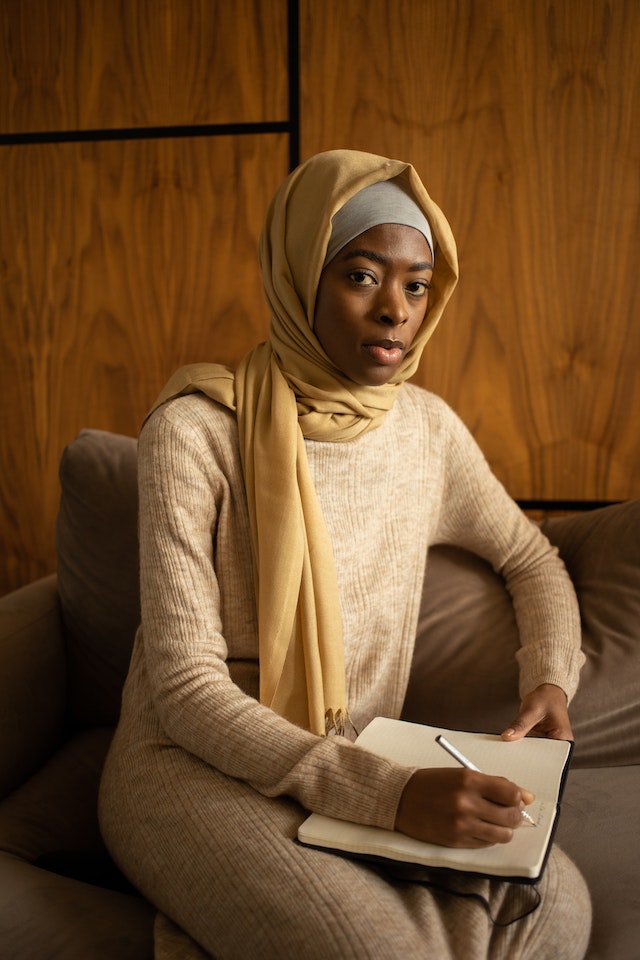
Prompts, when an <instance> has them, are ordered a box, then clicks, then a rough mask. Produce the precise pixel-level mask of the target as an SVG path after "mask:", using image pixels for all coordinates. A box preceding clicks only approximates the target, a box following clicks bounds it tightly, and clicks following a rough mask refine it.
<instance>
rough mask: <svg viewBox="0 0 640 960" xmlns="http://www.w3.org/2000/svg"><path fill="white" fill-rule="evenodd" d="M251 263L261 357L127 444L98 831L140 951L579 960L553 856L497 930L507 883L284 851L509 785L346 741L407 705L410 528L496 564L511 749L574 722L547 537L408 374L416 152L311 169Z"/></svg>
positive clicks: (416, 817) (498, 794)
mask: <svg viewBox="0 0 640 960" xmlns="http://www.w3.org/2000/svg"><path fill="white" fill-rule="evenodd" d="M260 255H261V264H262V271H263V279H264V285H265V291H266V295H267V299H268V302H269V306H270V308H271V314H272V321H271V329H270V340H269V343H268V344H263V345H260V346H258V347H257V348H255V350H253V351H252V352H251V353H250V354H249V355H248V356H247V357H246V358H245V359H244V360H243V361H242V362H241V364H240V365H239V367H238V370H237V371H236V372H235V375H234V374H231V373H230V372H229V371H228V370H226V369H224V368H221V367H218V366H215V365H208V364H203V365H195V366H192V367H188V368H185V369H184V370H182V371H179V372H178V374H177V375H176V376H175V377H174V378H173V379H172V381H170V383H169V385H168V386H167V388H166V389H165V391H164V392H163V394H162V395H161V397H160V398H159V401H158V403H157V404H156V408H155V409H154V411H153V413H152V415H151V416H150V418H149V419H148V422H147V424H146V425H145V427H144V429H143V431H142V434H141V438H140V453H139V474H140V480H139V483H140V551H141V593H142V625H141V629H140V631H139V633H138V636H137V639H136V644H135V648H134V653H133V658H132V663H131V668H130V674H129V678H128V680H127V684H126V688H125V692H124V698H123V707H122V716H121V720H120V724H119V727H118V731H117V733H116V736H115V739H114V742H113V745H112V748H111V751H110V756H109V759H108V762H107V765H106V769H105V773H104V778H103V785H102V791H101V822H102V827H103V831H104V835H105V837H106V840H107V843H108V845H109V847H110V849H111V851H112V853H113V856H114V857H115V859H116V860H117V861H118V862H119V863H120V865H121V866H122V868H123V870H124V871H125V873H127V874H128V876H129V877H130V878H131V879H132V881H133V882H134V883H135V884H136V885H137V886H138V887H139V889H140V890H141V891H142V892H143V893H144V894H145V895H146V896H147V897H148V898H149V899H150V900H151V901H152V902H153V903H154V904H155V905H156V906H157V907H158V909H159V911H161V915H162V916H163V920H162V921H161V923H160V924H159V928H158V933H159V935H158V939H157V953H158V955H162V956H169V955H175V956H181V957H186V956H189V955H191V954H192V953H193V955H194V956H195V955H198V951H199V950H200V949H201V950H203V951H205V953H207V954H211V955H213V956H216V957H220V958H227V957H229V958H232V957H243V958H246V957H261V958H271V957H283V956H284V957H287V956H291V957H294V956H295V957H305V958H316V957H317V958H322V960H327V958H333V957H335V958H338V957H353V958H365V957H366V958H372V957H380V958H385V960H388V958H393V957H405V956H411V955H413V956H418V957H434V958H439V960H441V958H446V957H464V958H465V960H470V958H471V960H472V958H475V957H478V958H480V957H509V958H515V957H536V958H537V960H542V958H545V957H562V958H563V960H570V958H573V957H576V958H578V957H582V956H583V955H584V951H585V949H586V939H587V938H588V926H589V925H588V916H589V905H588V897H587V894H586V890H585V888H584V884H583V882H582V880H581V878H580V876H579V874H578V873H577V871H576V870H575V868H574V867H573V866H572V865H571V864H570V863H569V862H568V861H567V860H566V858H565V857H564V856H563V855H562V854H561V853H560V852H558V851H556V852H554V853H553V855H552V857H551V859H550V861H549V863H548V866H547V870H546V871H545V875H544V878H543V881H542V883H541V885H540V893H541V897H542V900H541V905H540V907H539V909H538V910H537V911H535V912H532V913H530V914H529V915H527V916H526V917H525V916H523V918H522V919H519V920H518V922H514V923H511V925H509V926H504V927H503V926H500V924H508V923H509V921H510V920H513V919H514V917H516V916H520V915H521V914H525V913H527V908H526V907H525V908H522V907H521V906H520V905H519V899H520V898H521V897H523V896H524V894H523V893H522V890H521V888H514V887H511V886H510V885H509V884H504V883H490V882H488V881H481V880H468V879H467V880H461V881H460V883H461V887H460V892H462V893H473V894H475V895H477V896H479V897H482V898H483V900H484V901H486V903H487V904H488V910H489V913H490V916H491V917H492V918H493V920H494V921H496V923H495V924H494V923H493V922H492V920H491V919H489V918H488V916H487V913H486V912H485V911H484V910H483V909H482V907H481V905H480V904H479V902H478V901H477V900H475V899H468V898H466V897H459V896H454V895H453V894H442V893H437V892H434V891H433V890H432V889H430V888H429V887H428V886H427V885H425V884H423V883H417V882H407V881H406V880H403V879H401V878H399V877H397V876H395V877H394V876H392V875H391V874H389V873H387V872H385V871H384V870H381V869H378V868H374V867H371V866H369V865H364V864H361V863H354V862H350V861H347V860H343V859H342V858H339V857H335V856H333V855H331V854H326V853H321V852H318V851H314V850H310V849H306V848H302V847H300V846H298V845H296V844H295V843H294V838H295V836H296V833H297V828H298V825H299V824H300V822H301V821H302V819H303V818H304V817H305V816H306V814H307V811H309V810H312V811H317V812H319V813H324V814H328V815H330V816H336V817H341V818H344V819H349V820H354V821H358V822H362V823H370V824H374V825H378V826H381V827H385V828H395V829H398V830H401V831H403V832H405V833H407V834H410V835H412V836H416V837H419V838H421V839H426V840H432V841H434V842H437V843H442V844H447V845H454V846H455V845H457V846H482V845H487V844H492V843H496V842H502V843H504V842H509V840H510V839H511V837H512V835H513V830H514V829H516V828H517V825H518V824H519V823H520V821H521V813H522V809H523V808H524V805H525V803H527V802H530V801H531V796H530V795H529V794H527V791H526V790H525V789H524V787H525V786H526V785H517V784H511V783H509V782H508V781H505V780H501V779H498V778H494V777H487V776H483V775H482V774H472V775H469V772H468V771H463V770H450V769H446V770H445V769H443V770H417V771H413V770H407V769H406V768H403V767H399V766H398V765H396V764H393V763H390V762H388V761H384V760H382V759H379V758H377V757H375V756H373V755H371V754H368V753H367V752H365V751H364V750H362V749H361V748H359V747H357V746H356V745H354V744H353V742H352V740H353V738H354V736H355V733H354V731H355V730H356V729H361V728H362V727H363V726H364V725H365V724H366V723H367V722H368V721H369V720H370V719H372V718H373V717H374V716H375V715H378V714H383V715H386V716H398V715H399V713H400V710H401V707H402V702H403V697H404V691H405V688H406V683H407V677H408V673H409V669H410V664H411V657H412V649H413V644H414V639H415V630H416V623H417V617H418V612H419V611H418V608H419V602H420V595H421V585H422V579H423V573H424V566H425V560H426V555H427V550H428V547H429V545H430V544H433V543H435V542H447V543H455V544H459V545H461V546H463V547H466V548H468V549H470V550H473V551H475V552H476V553H479V554H481V555H483V556H485V557H486V558H487V559H488V560H490V561H491V563H492V564H493V565H494V567H495V568H496V569H500V570H501V571H502V572H503V573H504V575H505V577H506V578H507V582H508V584H509V587H510V589H511V591H512V594H513V597H514V602H515V606H516V611H517V616H518V622H519V627H520V635H521V643H522V647H521V651H520V669H521V693H522V695H523V700H522V707H521V710H520V713H519V716H518V717H517V718H516V720H515V721H514V722H513V723H512V724H511V725H510V726H509V728H508V729H507V730H505V734H504V736H505V737H510V738H518V737H520V736H523V735H525V734H526V733H528V732H536V733H542V734H545V735H548V736H561V737H568V736H571V727H570V724H569V719H568V714H567V702H568V698H570V697H571V696H572V694H573V692H574V691H575V688H576V685H577V680H578V672H579V668H580V665H581V654H580V630H579V618H578V611H577V605H576V600H575V596H574V594H573V592H572V588H571V585H570V582H569V580H568V577H567V575H566V573H565V571H564V568H563V567H562V564H561V563H560V562H559V560H558V559H557V557H556V556H555V553H554V551H552V549H551V548H550V546H549V544H548V543H547V541H546V540H545V539H544V538H543V537H542V536H541V535H540V534H539V532H538V531H537V530H536V529H535V528H534V527H533V526H532V525H531V524H530V523H529V522H528V521H527V520H526V518H524V517H523V516H522V514H521V513H520V511H519V510H518V509H517V507H516V506H515V505H514V504H513V503H512V501H511V500H510V499H509V497H508V496H507V495H506V493H505V492H504V490H503V489H502V487H501V486H500V485H499V483H498V482H497V481H496V479H495V478H494V477H493V476H492V474H491V473H490V471H489V469H488V466H487V464H486V462H485V460H484V458H483V457H482V455H481V453H480V452H479V450H478V449H477V447H476V445H475V444H474V442H473V440H472V439H471V437H470V435H469V434H468V432H467V431H466V430H465V428H464V427H463V426H462V424H461V423H460V421H459V420H458V419H457V417H456V416H455V415H454V414H453V413H452V411H451V410H449V408H448V407H446V405H445V404H444V403H443V402H442V401H440V400H439V399H438V398H436V397H434V396H433V395H431V394H429V393H427V392H426V391H423V390H420V389H418V388H416V387H412V386H409V385H406V384H405V385H403V384H404V381H406V380H407V378H408V377H410V376H411V374H412V373H413V372H414V371H415V369H416V367H417V364H418V360H419V357H420V354H421V352H422V349H423V347H424V345H425V343H426V341H427V339H428V338H429V336H430V335H431V333H432V332H433V329H434V328H435V326H436V324H437V322H438V320H439V318H440V316H441V314H442V311H443V309H444V306H445V304H446V302H447V300H448V299H449V297H450V295H451V293H452V291H453V288H454V286H455V283H456V279H457V261H456V252H455V244H454V241H453V237H452V235H451V232H450V229H449V227H448V224H447V222H446V220H445V219H444V217H443V215H442V213H441V212H440V210H439V209H438V208H437V206H436V205H435V204H434V203H433V201H432V200H431V199H430V197H429V196H428V194H427V193H426V191H425V189H424V187H423V185H422V183H421V182H420V180H419V178H418V176H417V174H416V173H415V171H414V170H413V168H412V167H411V166H410V165H408V164H405V163H401V162H399V161H392V160H387V159H385V158H381V157H375V156H372V155H369V154H363V153H358V152H353V151H331V152H328V153H325V154H320V155H319V156H317V157H314V158H312V159H311V160H310V161H308V162H307V163H305V164H303V165H302V166H301V167H299V168H298V169H297V170H296V171H294V173H293V174H292V175H291V176H290V177H289V178H288V179H287V180H286V181H285V183H284V184H283V185H282V186H281V188H280V189H279V191H278V192H277V194H276V196H275V197H274V200H273V201H272V204H271V206H270V209H269V212H268V215H267V220H266V224H265V228H264V231H263V235H262V240H261V250H260ZM258 661H259V669H258ZM164 918H167V919H164ZM585 918H587V922H585ZM180 931H183V933H181V932H180ZM172 942H180V944H181V945H180V947H179V948H178V947H176V948H175V950H174V953H173V954H171V948H170V946H169V944H170V943H172ZM196 944H199V947H197V946H196ZM163 950H164V953H163ZM200 955H201V954H200Z"/></svg>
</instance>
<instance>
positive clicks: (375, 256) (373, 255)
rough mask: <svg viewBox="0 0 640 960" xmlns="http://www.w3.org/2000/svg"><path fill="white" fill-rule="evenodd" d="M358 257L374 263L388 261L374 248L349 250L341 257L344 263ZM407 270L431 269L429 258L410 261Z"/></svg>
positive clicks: (384, 263)
mask: <svg viewBox="0 0 640 960" xmlns="http://www.w3.org/2000/svg"><path fill="white" fill-rule="evenodd" d="M358 257H364V258H365V260H373V262H374V263H380V264H382V265H386V264H387V263H388V262H389V261H388V259H387V258H386V257H383V256H382V254H381V253H378V252H377V251H376V250H367V249H365V248H361V249H359V250H350V251H349V253H347V254H345V256H344V257H343V259H344V261H345V263H346V262H347V261H348V260H355V259H357V258H358ZM407 270H408V271H409V272H410V273H419V272H420V271H422V270H433V264H432V263H431V262H430V261H429V260H421V261H419V262H418V263H412V264H411V265H410V266H409V267H407Z"/></svg>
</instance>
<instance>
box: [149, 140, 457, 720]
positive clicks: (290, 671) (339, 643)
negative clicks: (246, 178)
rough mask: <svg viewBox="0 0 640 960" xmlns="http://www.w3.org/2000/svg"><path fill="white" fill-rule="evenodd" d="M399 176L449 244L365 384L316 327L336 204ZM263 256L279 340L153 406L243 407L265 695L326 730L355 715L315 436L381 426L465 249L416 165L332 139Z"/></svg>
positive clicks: (179, 385)
mask: <svg viewBox="0 0 640 960" xmlns="http://www.w3.org/2000/svg"><path fill="white" fill-rule="evenodd" d="M395 177H399V178H402V179H403V180H404V181H405V183H407V184H408V185H409V188H410V190H411V193H412V194H413V196H414V198H415V200H416V201H417V203H418V205H419V206H420V207H421V208H422V210H423V212H424V213H425V214H426V216H427V219H428V221H429V223H430V225H431V230H432V233H433V238H434V241H435V244H436V257H435V269H434V272H433V277H432V285H431V290H430V293H429V308H428V312H427V316H426V318H425V321H424V323H423V325H422V327H421V329H420V331H419V332H418V334H417V336H416V338H415V340H414V342H413V344H412V346H411V348H410V350H409V351H407V354H406V356H405V357H404V360H403V362H402V366H401V369H400V370H399V372H398V376H397V377H396V378H395V379H394V380H393V381H392V382H390V383H389V384H386V385H384V386H375V387H368V386H360V385H358V384H355V383H353V382H352V381H350V380H348V379H347V378H345V377H343V376H341V374H340V372H339V371H338V370H337V369H336V368H335V367H334V366H333V364H332V363H331V361H330V360H329V359H328V357H327V356H326V354H325V353H324V351H323V349H322V347H321V346H320V344H319V342H318V340H317V339H316V337H315V335H314V333H313V316H314V308H315V297H316V291H317V288H318V282H319V279H320V273H321V271H322V265H323V262H324V258H325V251H326V248H327V243H328V240H329V237H330V235H331V218H332V216H333V215H334V213H335V212H336V211H337V210H339V209H340V207H342V206H343V205H344V204H345V203H346V201H347V200H348V199H349V198H350V197H352V196H353V195H354V194H356V193H357V192H358V191H359V190H361V189H362V188H363V187H366V186H368V185H369V184H370V183H374V182H376V181H379V180H390V179H392V178H395ZM260 263H261V268H262V275H263V283H264V288H265V293H266V297H267V301H268V304H269V307H270V310H271V326H270V335H269V342H268V343H263V344H259V345H258V346H256V347H255V348H254V349H253V350H251V351H250V352H249V353H248V354H247V355H246V356H245V357H244V358H243V360H242V361H241V362H240V364H239V366H238V369H237V370H236V372H235V374H234V373H232V372H231V371H230V370H229V369H227V368H226V367H223V366H221V365H218V364H209V363H201V364H191V365H189V366H187V367H183V368H181V369H180V370H178V371H177V373H176V374H174V376H173V377H172V378H171V379H170V380H169V382H168V384H167V385H166V387H165V388H164V390H163V391H162V393H161V394H160V396H159V397H158V400H157V401H156V403H155V405H154V407H153V409H155V408H156V407H157V406H159V405H160V404H162V403H165V402H166V401H168V400H171V399H173V398H174V397H177V396H180V395H183V394H186V393H193V392H201V393H204V394H206V395H207V396H208V397H211V398H212V399H214V400H217V401H218V402H219V403H222V404H224V406H226V407H228V408H229V409H231V410H235V412H236V415H237V420H238V431H239V439H240V453H241V457H242V467H243V471H244V479H245V486H246V494H247V502H248V507H249V519H250V526H251V542H252V549H253V558H254V577H255V588H256V597H257V607H258V630H259V655H260V700H261V702H262V703H265V704H267V705H268V706H270V707H271V708H272V709H273V710H275V711H276V712H278V713H280V714H281V715H282V716H285V717H287V718H288V719H289V720H291V721H292V722H293V723H296V724H298V725H299V726H302V727H305V728H307V729H309V730H312V731H313V732H314V733H317V734H321V735H325V734H326V733H328V732H330V731H331V730H335V731H336V732H338V733H341V732H343V730H344V725H345V721H346V720H347V719H348V712H347V704H346V681H345V667H344V651H343V640H342V620H341V612H340V597H339V589H338V583H337V578H336V571H335V565H334V561H333V552H332V548H331V542H330V540H329V537H328V534H327V530H326V527H325V524H324V520H323V516H322V512H321V510H320V506H319V504H318V500H317V497H316V493H315V490H314V487H313V483H312V481H311V476H310V473H309V466H308V463H307V455H306V450H305V444H304V439H305V438H307V439H312V440H324V441H341V440H351V439H353V438H355V437H357V436H359V435H360V434H362V433H364V432H365V431H367V430H370V429H372V428H375V427H377V426H379V425H380V424H381V422H382V420H383V419H384V416H385V414H386V412H387V411H388V410H389V409H390V408H391V407H392V406H393V403H394V401H395V398H396V396H397V392H398V390H399V389H400V388H401V386H402V383H403V382H404V381H405V380H406V379H408V378H409V377H410V376H411V375H412V374H413V373H414V372H415V370H416V368H417V366H418V361H419V359H420V355H421V353H422V350H423V348H424V345H425V344H426V342H427V340H428V339H429V337H430V336H431V334H432V333H433V330H434V328H435V326H436V324H437V323H438V320H439V319H440V316H441V314H442V311H443V309H444V306H445V304H446V302H447V300H448V299H449V297H450V296H451V293H452V292H453V288H454V287H455V284H456V282H457V255H456V247H455V242H454V239H453V235H452V233H451V230H450V228H449V225H448V223H447V221H446V220H445V218H444V216H443V214H442V212H441V211H440V210H439V208H438V207H437V206H436V205H435V203H434V202H433V201H432V200H431V198H430V197H429V195H428V193H427V192H426V190H425V188H424V186H423V185H422V183H421V181H420V179H419V177H418V175H417V174H416V172H415V170H414V169H413V167H412V166H411V165H410V164H407V163H402V162H400V161H397V160H388V159H386V158H384V157H378V156H374V155H372V154H368V153H360V152H358V151H352V150H332V151H329V152H327V153H321V154H318V155H317V156H315V157H312V158H311V159H310V160H308V161H306V162H305V163H303V164H302V165H301V166H300V167H298V168H297V169H296V170H295V171H294V172H293V173H292V174H291V175H290V176H289V177H288V178H287V179H286V180H285V182H284V183H283V184H282V185H281V186H280V188H279V189H278V191H277V192H276V194H275V196H274V198H273V200H272V202H271V204H270V206H269V210H268V212H267V217H266V221H265V225H264V229H263V232H262V236H261V239H260Z"/></svg>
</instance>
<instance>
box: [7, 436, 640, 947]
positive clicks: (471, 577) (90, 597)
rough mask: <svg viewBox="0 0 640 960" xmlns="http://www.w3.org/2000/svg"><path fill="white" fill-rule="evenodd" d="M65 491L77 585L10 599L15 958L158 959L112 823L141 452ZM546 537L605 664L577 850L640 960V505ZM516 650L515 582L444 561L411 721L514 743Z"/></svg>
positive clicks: (69, 556)
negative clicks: (638, 811) (99, 807)
mask: <svg viewBox="0 0 640 960" xmlns="http://www.w3.org/2000/svg"><path fill="white" fill-rule="evenodd" d="M60 479H61V501H60V511H59V520H58V571H57V576H56V575H52V576H51V577H47V578H44V579H43V580H40V581H38V582H36V583H34V584H31V585H29V586H28V587H25V588H23V589H22V590H19V591H16V592H15V593H13V594H10V595H8V596H7V597H4V598H1V599H0V797H1V798H3V799H0V960H5V958H6V960H35V958H40V957H43V958H44V957H54V956H55V957H56V958H60V960H86V958H91V960H95V958H103V957H104V958H111V957H113V958H114V960H116V958H117V960H128V958H131V960H134V958H135V960H145V958H147V957H151V956H152V955H153V924H154V911H153V909H152V908H151V907H150V905H148V904H147V903H145V902H144V900H143V899H142V898H141V897H139V896H138V895H137V894H136V893H135V891H132V890H131V889H130V888H129V887H128V885H127V883H126V881H125V880H124V878H123V877H121V876H120V875H119V874H118V872H117V871H116V870H115V868H114V866H113V864H112V863H111V862H110V860H109V858H108V857H107V855H106V852H105V851H104V848H103V845H102V842H101V839H100V836H99V832H98V826H97V819H96V791H97V784H98V778H99V774H100V769H101V765H102V760H103V757H104V754H105V751H106V748H107V744H108V741H109V737H110V735H111V729H112V725H113V724H114V723H115V721H116V719H117V715H118V709H119V699H120V689H121V685H122V682H123V679H124V676H125V673H126V669H127V664H128V659H129V655H130V651H131V644H132V641H133V635H134V632H135V629H136V625H137V621H138V615H139V600H138V587H137V541H136V502H137V498H136V441H135V440H133V439H131V438H127V437H119V436H117V435H115V434H109V433H104V432H101V431H95V430H87V431H83V432H82V433H81V434H80V435H79V437H78V438H77V439H76V440H75V441H74V442H73V443H72V444H71V445H70V446H69V447H68V448H67V450H66V451H65V453H64V456H63V458H62V462H61V467H60ZM545 529H546V532H547V533H548V535H549V536H550V538H551V539H552V541H553V542H554V543H556V544H557V545H558V546H559V548H560V552H561V554H562V555H563V556H564V557H565V560H566V562H567V564H568V567H569V570H570V572H571V574H572V577H573V578H574V582H575V584H576V587H577V590H578V595H579V600H580V604H581V611H582V617H583V639H584V649H585V652H586V654H587V664H586V667H585V670H584V673H583V681H582V685H581V688H580V690H579V692H578V694H577V696H576V699H575V702H574V707H573V712H572V718H573V722H574V728H575V732H576V735H577V746H576V751H575V762H574V765H573V770H572V773H571V775H570V778H569V783H568V786H567V790H566V793H565V800H564V804H563V813H562V816H561V818H560V826H559V829H558V835H557V840H558V842H559V843H560V845H562V846H563V847H564V849H565V850H566V851H567V852H568V853H569V854H570V855H571V856H572V857H573V858H574V859H575V860H576V862H577V863H578V864H579V866H580V867H581V868H582V870H583V872H584V874H585V876H586V878H587V881H588V883H589V885H590V888H591V891H592V895H593V898H594V917H595V920H594V930H593V938H592V946H591V950H590V954H589V957H590V958H591V960H604V958H606V960H635V958H636V956H637V946H636V945H637V943H638V941H639V938H640V910H639V909H638V903H637V902H636V901H637V895H636V893H635V891H636V883H635V881H636V874H637V867H636V852H637V819H636V816H635V807H636V806H637V800H636V797H637V795H638V789H639V788H640V775H639V773H638V766H637V764H638V759H639V755H640V711H639V710H638V704H639V702H640V657H639V651H638V633H639V630H638V626H639V623H640V589H639V587H640V536H639V534H640V501H633V502H630V503H626V504H621V505H619V506H614V507H609V508H606V509H604V510H599V511H593V512H590V513H584V514H580V515H576V516H574V517H570V518H561V519H554V520H550V521H548V522H547V523H546V525H545ZM516 646H517V633H516V628H515V623H514V619H513V611H512V607H511V602H510V599H509V596H508V594H507V593H506V591H505V589H504V586H503V584H502V581H501V578H500V577H499V576H498V575H496V574H495V573H493V571H492V570H490V569H489V568H488V567H487V565H486V564H485V563H484V562H483V561H482V560H479V559H478V558H476V557H472V556H471V555H469V554H466V553H464V552H463V551H460V550H455V549H452V548H446V547H438V548H436V549H434V550H433V551H432V552H431V554H430V558H429V564H428V570H427V576H426V580H425V591H424V599H423V609H422V616H421V620H420V630H419V637H418V641H417V644H416V652H415V656H414V666H413V671H412V678H411V685H410V688H409V691H408V693H407V700H406V705H405V716H406V717H407V718H409V719H414V720H420V719H424V720H425V721H428V722H430V723H436V724H441V725H444V726H447V725H448V726H452V727H466V728H469V729H479V730H499V729H502V728H503V727H504V726H505V725H506V723H508V722H509V720H511V719H512V717H513V715H514V713H515V710H516V709H517V703H518V701H517V695H516V693H515V691H516V680H517V674H516V665H515V661H514V652H515V649H516ZM249 906H250V905H248V907H249ZM172 938H173V939H172ZM164 940H165V941H166V943H167V944H169V941H171V943H172V944H173V940H175V936H174V933H172V932H171V931H165V936H164ZM167 949H168V948H167ZM171 949H172V950H173V951H174V953H175V949H177V947H176V946H175V944H173V946H172V948H171Z"/></svg>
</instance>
